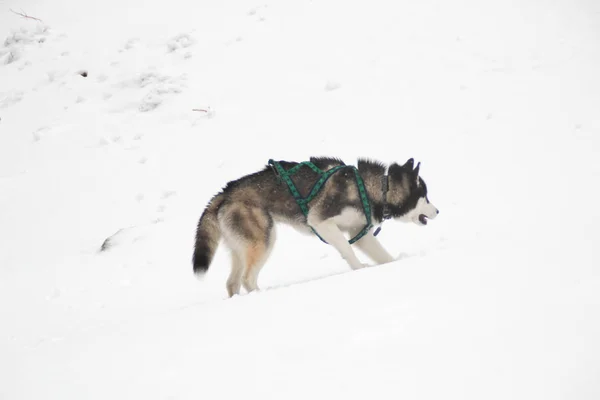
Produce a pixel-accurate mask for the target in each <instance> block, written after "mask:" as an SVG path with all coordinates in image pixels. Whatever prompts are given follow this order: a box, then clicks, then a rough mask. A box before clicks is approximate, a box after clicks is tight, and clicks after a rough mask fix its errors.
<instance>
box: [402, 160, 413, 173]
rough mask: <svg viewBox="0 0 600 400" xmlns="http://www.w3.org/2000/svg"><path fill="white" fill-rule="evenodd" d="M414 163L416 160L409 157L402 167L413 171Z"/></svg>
mask: <svg viewBox="0 0 600 400" xmlns="http://www.w3.org/2000/svg"><path fill="white" fill-rule="evenodd" d="M414 164H415V160H414V159H412V158H409V159H408V161H407V162H406V163H405V164H404V165H403V166H402V168H406V169H408V170H409V171H412V170H413V165H414Z"/></svg>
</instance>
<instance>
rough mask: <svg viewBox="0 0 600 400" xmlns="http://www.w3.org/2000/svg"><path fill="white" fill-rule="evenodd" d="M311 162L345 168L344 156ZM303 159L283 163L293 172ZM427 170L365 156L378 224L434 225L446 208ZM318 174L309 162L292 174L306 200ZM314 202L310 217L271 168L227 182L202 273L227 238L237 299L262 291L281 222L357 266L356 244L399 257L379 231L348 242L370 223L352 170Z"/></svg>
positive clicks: (197, 258)
mask: <svg viewBox="0 0 600 400" xmlns="http://www.w3.org/2000/svg"><path fill="white" fill-rule="evenodd" d="M310 161H311V162H312V163H314V164H315V165H316V166H317V167H319V168H320V169H321V170H323V171H326V170H328V169H330V168H333V167H335V166H337V165H344V163H343V161H341V160H339V159H336V158H323V157H322V158H311V160H310ZM297 164H298V163H295V162H285V161H282V162H281V166H282V167H283V168H284V169H285V170H289V169H290V168H293V167H294V166H295V165H297ZM419 167H420V164H418V165H417V166H416V167H414V161H413V159H412V158H411V159H409V160H408V161H407V162H406V163H405V164H403V165H399V164H396V163H393V164H391V165H390V166H389V168H388V167H386V165H385V164H383V163H380V162H377V161H371V160H365V159H359V160H358V163H357V168H358V171H359V173H360V175H361V177H362V178H363V180H364V183H365V188H366V191H367V195H368V197H369V199H370V203H371V210H372V215H371V218H372V221H373V223H375V224H378V223H381V222H382V221H383V220H384V219H385V218H392V219H398V220H400V221H405V222H413V223H415V224H418V225H426V224H427V221H428V220H429V219H434V218H435V217H436V216H437V214H438V213H439V211H438V210H437V208H435V207H434V206H433V204H431V203H430V202H429V198H428V197H427V186H426V184H425V181H423V179H422V178H421V177H420V176H419ZM386 177H387V178H386ZM318 178H319V176H318V175H317V174H316V173H315V172H314V171H312V170H311V169H310V168H308V167H302V168H301V169H300V170H299V171H298V173H296V174H295V175H293V176H292V180H293V181H294V183H295V185H296V187H297V188H298V191H299V192H300V194H301V195H302V196H303V197H306V196H307V195H308V193H309V191H310V189H311V188H312V186H313V184H314V183H315V182H316V181H317V179H318ZM384 180H387V187H388V190H387V191H385V190H384V187H383V186H384V185H382V182H383V181H384ZM308 206H309V212H308V217H305V216H304V214H303V213H302V211H301V209H300V207H299V206H298V204H297V203H296V201H295V200H294V198H293V197H292V195H291V194H290V192H289V189H288V187H287V185H286V184H285V183H284V182H283V180H282V179H280V178H279V177H278V176H277V174H276V173H275V171H274V170H273V169H272V168H271V167H270V166H267V167H265V168H264V169H263V170H261V171H259V172H256V173H254V174H250V175H246V176H244V177H242V178H240V179H237V180H234V181H231V182H229V183H227V185H226V186H225V188H223V190H222V191H221V192H219V193H218V194H217V195H215V196H214V197H213V198H212V200H211V201H210V203H209V204H208V206H207V207H206V209H205V210H204V213H203V214H202V216H201V217H200V220H199V222H198V228H197V231H196V243H195V251H194V256H193V265H194V272H195V273H196V274H203V273H205V272H206V271H207V270H208V267H209V265H210V263H211V261H212V258H213V256H214V253H215V252H216V249H217V246H218V244H219V242H220V240H221V238H222V239H223V240H224V242H225V244H226V245H227V247H228V248H229V249H230V250H231V256H232V264H231V265H232V267H231V273H230V275H229V278H228V280H227V291H228V294H229V296H233V295H234V294H238V293H239V291H240V288H241V286H242V285H243V286H244V288H245V289H246V290H247V291H249V292H250V291H253V290H257V289H258V284H257V281H258V274H259V272H260V269H261V268H262V266H263V265H264V263H265V262H266V260H267V258H268V256H269V254H270V252H271V249H272V248H273V245H274V243H275V229H274V227H275V224H276V223H278V222H281V223H286V224H289V225H292V226H294V227H295V228H297V229H298V230H301V231H304V232H307V233H310V232H311V230H310V227H312V228H313V229H314V230H315V231H316V232H318V234H319V235H320V236H321V237H322V238H323V239H324V240H325V241H327V242H328V243H329V244H330V245H332V246H333V247H335V248H336V250H337V251H338V252H339V254H340V255H341V256H342V257H343V258H344V259H345V260H346V262H347V263H348V264H349V266H350V267H351V268H352V269H359V268H363V267H365V266H366V265H365V264H363V263H362V262H361V261H360V260H359V259H358V257H357V256H356V254H355V252H354V249H353V246H356V247H358V248H359V249H360V250H361V251H363V252H364V253H365V254H366V255H367V256H368V257H369V258H370V259H371V260H373V261H374V262H375V263H377V264H383V263H387V262H391V261H393V260H394V258H393V257H392V256H391V255H390V254H389V253H388V252H387V250H385V249H384V248H383V246H382V245H381V244H380V243H379V241H378V240H377V238H376V237H375V236H374V235H373V230H371V231H369V233H367V234H366V235H365V236H363V237H362V238H361V239H360V240H358V241H357V242H356V243H355V244H354V245H350V244H349V243H348V237H353V236H355V235H356V234H357V233H359V232H360V231H361V230H362V229H363V228H364V226H365V224H366V222H367V221H366V218H365V215H364V211H363V205H362V203H361V200H360V196H359V192H358V188H357V185H356V181H355V176H354V173H353V172H352V171H351V170H350V169H343V170H341V171H339V172H337V173H335V174H334V175H333V176H332V177H331V178H330V179H329V180H328V181H327V182H326V183H325V185H324V186H323V187H322V189H321V191H320V192H319V193H318V194H317V196H316V197H315V198H314V199H313V200H312V201H311V202H310V204H309V205H308ZM346 235H348V237H346Z"/></svg>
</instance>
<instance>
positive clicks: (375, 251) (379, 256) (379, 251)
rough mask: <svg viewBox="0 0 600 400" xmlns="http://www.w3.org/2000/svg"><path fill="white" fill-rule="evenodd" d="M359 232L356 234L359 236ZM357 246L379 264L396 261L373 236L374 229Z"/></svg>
mask: <svg viewBox="0 0 600 400" xmlns="http://www.w3.org/2000/svg"><path fill="white" fill-rule="evenodd" d="M358 232H359V231H357V232H355V233H354V234H357V233H358ZM356 245H357V246H358V248H359V249H361V250H362V251H363V252H364V253H365V254H366V255H367V256H368V257H369V258H370V259H371V260H373V261H375V262H376V263H377V264H385V263H389V262H392V261H394V257H392V255H391V254H390V253H388V251H387V250H386V249H385V248H384V247H383V246H382V245H381V243H379V240H377V238H376V237H375V236H374V235H373V230H372V229H371V230H370V231H369V233H367V234H366V235H365V236H363V237H362V238H361V239H360V240H359V241H358V242H356Z"/></svg>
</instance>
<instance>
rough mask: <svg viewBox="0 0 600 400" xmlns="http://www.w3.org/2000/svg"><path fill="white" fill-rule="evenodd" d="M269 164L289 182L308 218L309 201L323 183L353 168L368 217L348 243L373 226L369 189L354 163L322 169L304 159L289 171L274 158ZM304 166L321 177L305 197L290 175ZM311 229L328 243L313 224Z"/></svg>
mask: <svg viewBox="0 0 600 400" xmlns="http://www.w3.org/2000/svg"><path fill="white" fill-rule="evenodd" d="M269 165H271V166H272V167H273V168H274V169H275V172H276V173H277V175H279V177H280V178H281V179H283V181H284V182H285V183H286V184H287V186H288V188H289V189H290V192H291V194H292V196H293V197H294V200H296V203H297V204H298V206H299V207H300V209H301V210H302V213H303V214H304V217H306V218H308V211H309V210H308V203H310V202H311V201H312V200H313V199H314V198H315V197H316V196H317V194H319V192H320V191H321V189H322V188H323V185H324V184H325V182H327V180H328V179H329V178H331V177H332V176H333V174H335V173H336V172H338V171H340V170H342V169H346V168H350V169H352V170H353V171H354V177H355V179H356V186H357V187H358V193H359V195H360V199H361V203H362V206H363V211H364V213H365V218H366V219H367V224H366V225H365V227H364V228H363V229H362V230H361V231H360V232H359V233H358V234H357V235H356V236H354V237H353V238H352V239H350V240H348V243H350V244H353V243H355V242H357V241H358V240H360V239H361V238H362V237H363V236H365V235H366V234H367V233H368V232H369V230H370V229H371V228H372V227H373V224H372V223H371V203H370V202H369V198H368V196H367V190H366V189H365V183H364V181H363V179H362V177H361V176H360V173H359V172H358V169H357V168H356V167H354V166H352V165H338V166H335V167H333V168H331V169H329V170H327V171H322V170H321V169H320V168H318V167H317V166H316V165H314V164H313V163H311V162H309V161H304V162H302V163H299V164H298V165H296V166H294V167H293V168H291V169H290V170H289V171H286V170H285V169H284V168H283V167H282V166H281V164H280V163H279V162H278V161H274V160H272V159H271V160H269ZM302 166H307V167H309V168H310V169H312V170H313V171H314V172H316V173H317V174H319V175H320V178H319V179H318V180H317V182H315V184H314V185H313V187H312V189H311V190H310V192H309V194H308V196H307V197H305V198H303V197H302V196H301V195H300V192H298V189H297V188H296V185H295V184H294V182H293V181H292V178H291V177H290V175H294V174H295V173H297V172H298V171H299V170H300V168H302ZM310 229H312V231H313V232H314V233H315V235H317V236H318V237H319V239H321V241H322V242H324V243H327V242H326V241H325V240H324V239H323V238H322V237H321V236H320V235H319V234H318V233H317V231H316V230H315V229H314V228H313V227H312V226H311V227H310Z"/></svg>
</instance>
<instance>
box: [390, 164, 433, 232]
mask: <svg viewBox="0 0 600 400" xmlns="http://www.w3.org/2000/svg"><path fill="white" fill-rule="evenodd" d="M420 166H421V163H418V164H417V166H416V167H414V160H413V159H412V158H411V159H409V160H408V161H407V162H406V163H405V164H404V165H399V164H396V163H394V164H392V165H390V168H389V171H388V175H389V192H388V197H387V201H388V204H389V207H390V211H391V213H392V216H393V217H394V218H397V219H400V220H401V221H405V222H410V221H412V222H414V223H415V224H417V225H427V221H428V220H429V219H434V218H435V217H437V215H438V214H439V213H440V212H439V210H438V209H437V208H435V207H434V205H433V204H431V203H430V202H429V198H428V197H427V185H425V181H424V180H423V178H421V177H420V176H419V168H420Z"/></svg>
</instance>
